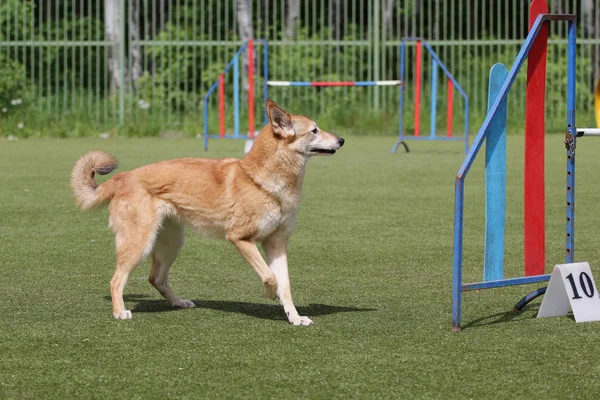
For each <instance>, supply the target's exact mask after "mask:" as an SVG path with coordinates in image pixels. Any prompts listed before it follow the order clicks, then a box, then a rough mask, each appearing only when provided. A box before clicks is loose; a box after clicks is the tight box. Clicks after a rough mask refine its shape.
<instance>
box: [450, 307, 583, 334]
mask: <svg viewBox="0 0 600 400" xmlns="http://www.w3.org/2000/svg"><path fill="white" fill-rule="evenodd" d="M538 310H539V305H538V306H537V307H526V308H525V309H523V310H521V311H515V310H510V311H506V312H502V313H497V314H493V315H488V316H485V317H481V318H477V319H475V320H473V321H471V322H469V323H466V324H461V330H462V329H467V328H477V327H484V326H489V325H495V324H505V323H509V322H518V321H525V320H528V319H536V318H537V313H538ZM525 312H527V313H530V312H531V313H532V314H531V316H524V315H523V314H524V313H525ZM567 317H568V318H571V319H573V320H574V319H575V318H574V317H573V314H569V315H567Z"/></svg>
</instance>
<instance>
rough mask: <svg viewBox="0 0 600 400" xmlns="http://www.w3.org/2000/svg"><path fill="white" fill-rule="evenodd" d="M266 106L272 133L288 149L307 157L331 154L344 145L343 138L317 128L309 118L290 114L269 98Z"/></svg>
mask: <svg viewBox="0 0 600 400" xmlns="http://www.w3.org/2000/svg"><path fill="white" fill-rule="evenodd" d="M266 107H267V116H268V118H269V122H270V123H271V126H272V127H273V135H274V136H275V137H276V138H278V139H280V140H284V141H285V142H286V144H287V147H288V148H289V149H290V150H293V151H296V152H298V153H300V154H302V155H304V156H307V157H309V156H315V155H332V154H334V153H335V152H336V151H337V150H338V149H339V148H340V147H342V146H343V145H344V139H342V138H340V137H338V136H336V135H334V134H332V133H329V132H325V131H324V130H322V129H319V127H318V126H317V124H316V123H315V122H314V121H313V120H311V119H310V118H307V117H305V116H303V115H294V114H290V113H288V112H287V111H285V110H284V109H283V108H281V107H279V106H278V105H277V104H276V103H275V102H274V101H272V100H271V99H268V100H267V104H266Z"/></svg>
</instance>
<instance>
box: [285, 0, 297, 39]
mask: <svg viewBox="0 0 600 400" xmlns="http://www.w3.org/2000/svg"><path fill="white" fill-rule="evenodd" d="M287 4H288V10H287V17H286V21H285V24H286V28H285V38H286V39H287V40H294V38H295V37H296V32H297V28H298V18H299V17H300V1H299V0H287Z"/></svg>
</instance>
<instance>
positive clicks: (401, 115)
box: [392, 40, 404, 154]
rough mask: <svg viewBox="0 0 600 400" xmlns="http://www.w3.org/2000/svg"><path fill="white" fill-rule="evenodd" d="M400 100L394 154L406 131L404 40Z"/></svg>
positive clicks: (401, 52) (402, 44)
mask: <svg viewBox="0 0 600 400" xmlns="http://www.w3.org/2000/svg"><path fill="white" fill-rule="evenodd" d="M400 80H401V81H402V85H400V101H399V106H398V108H399V121H398V141H397V142H396V144H394V147H393V148H392V154H394V153H396V150H397V149H398V146H400V143H402V135H403V131H404V40H402V42H401V43H400Z"/></svg>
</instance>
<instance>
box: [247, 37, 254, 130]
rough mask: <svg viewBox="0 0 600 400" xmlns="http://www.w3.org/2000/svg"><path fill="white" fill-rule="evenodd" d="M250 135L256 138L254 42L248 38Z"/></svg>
mask: <svg viewBox="0 0 600 400" xmlns="http://www.w3.org/2000/svg"><path fill="white" fill-rule="evenodd" d="M248 135H249V136H250V138H251V139H253V138H254V44H253V43H252V40H248Z"/></svg>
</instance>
